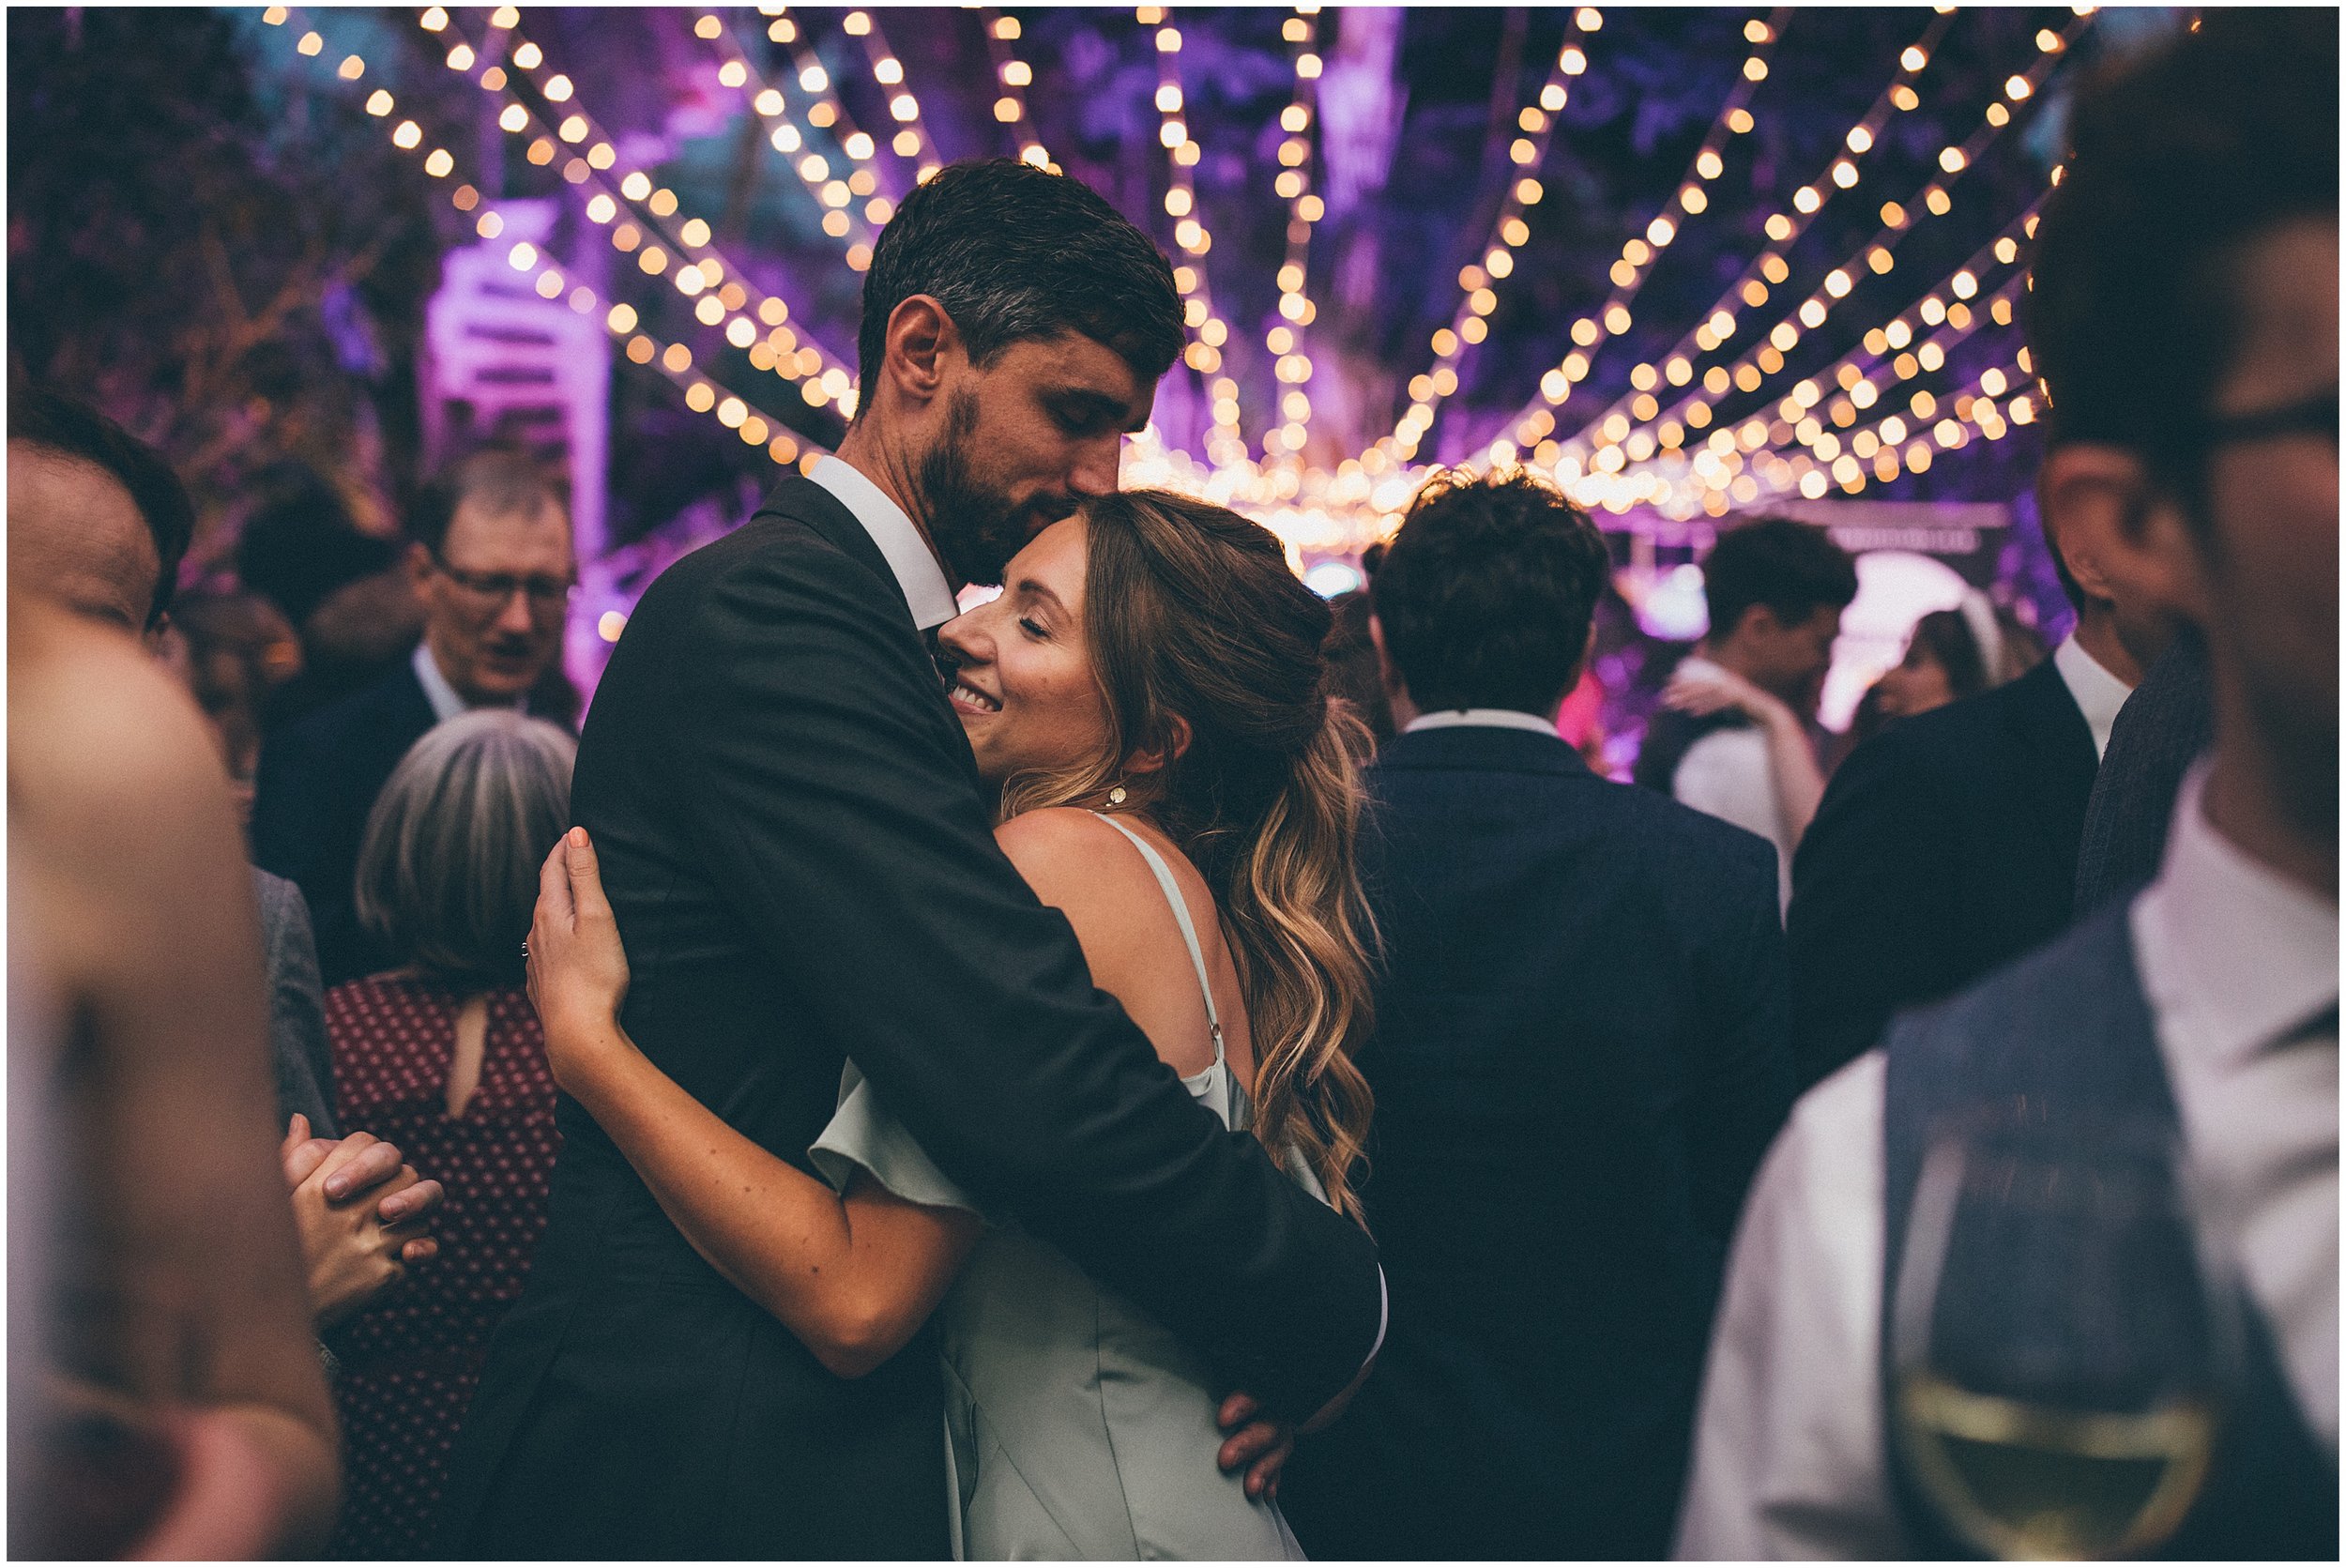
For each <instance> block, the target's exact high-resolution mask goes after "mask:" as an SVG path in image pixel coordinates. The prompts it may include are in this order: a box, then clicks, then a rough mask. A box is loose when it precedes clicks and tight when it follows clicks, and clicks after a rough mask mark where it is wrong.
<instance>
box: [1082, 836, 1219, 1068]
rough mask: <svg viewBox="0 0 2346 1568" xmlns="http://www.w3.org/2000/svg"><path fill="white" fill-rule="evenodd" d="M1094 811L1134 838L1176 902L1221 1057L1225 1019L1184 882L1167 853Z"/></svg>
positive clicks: (1167, 899) (1168, 897)
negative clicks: (1208, 974) (1216, 1005)
mask: <svg viewBox="0 0 2346 1568" xmlns="http://www.w3.org/2000/svg"><path fill="white" fill-rule="evenodd" d="M1092 815H1094V816H1096V817H1098V818H1099V819H1100V820H1101V821H1103V822H1104V823H1106V824H1107V825H1108V826H1109V827H1111V828H1113V829H1115V830H1117V831H1118V832H1120V833H1121V834H1123V835H1124V836H1125V837H1126V838H1128V839H1130V840H1132V841H1133V847H1134V848H1135V849H1137V850H1139V851H1140V858H1141V859H1142V860H1146V861H1148V862H1149V869H1150V871H1152V872H1154V873H1155V874H1156V878H1157V886H1158V887H1160V888H1162V889H1164V890H1165V902H1166V903H1167V904H1170V905H1171V906H1173V919H1174V921H1176V922H1178V923H1179V924H1180V926H1181V942H1182V945H1183V946H1185V947H1187V948H1188V949H1189V962H1190V965H1191V967H1194V968H1195V969H1196V971H1197V989H1198V990H1199V991H1201V992H1203V993H1204V994H1205V998H1206V1028H1208V1029H1210V1030H1211V1031H1212V1034H1213V1059H1214V1060H1216V1061H1220V1060H1221V1059H1222V1055H1223V1054H1222V1019H1221V1017H1220V1015H1219V1014H1217V1013H1216V1012H1214V1007H1213V984H1212V982H1211V981H1209V980H1208V979H1207V978H1206V953H1205V950H1204V949H1202V948H1200V947H1199V946H1198V945H1197V928H1196V926H1195V925H1193V924H1191V923H1190V919H1189V901H1188V900H1187V899H1185V898H1183V897H1182V896H1181V885H1180V884H1179V883H1177V882H1175V881H1174V880H1173V868H1172V867H1171V866H1168V865H1166V864H1165V857H1164V856H1162V855H1160V854H1158V853H1157V852H1156V850H1155V849H1154V848H1153V847H1151V846H1150V843H1149V841H1148V840H1147V839H1144V838H1142V837H1141V836H1140V835H1139V834H1138V833H1135V832H1134V831H1133V830H1131V829H1130V828H1127V827H1125V826H1124V825H1123V824H1122V823H1121V822H1119V821H1117V820H1116V818H1114V817H1113V816H1110V815H1109V814H1107V813H1105V812H1093V813H1092Z"/></svg>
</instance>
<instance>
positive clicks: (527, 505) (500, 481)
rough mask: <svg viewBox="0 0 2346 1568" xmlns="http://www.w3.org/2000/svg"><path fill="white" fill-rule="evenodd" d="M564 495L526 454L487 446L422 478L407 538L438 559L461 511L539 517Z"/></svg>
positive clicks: (412, 508) (411, 507)
mask: <svg viewBox="0 0 2346 1568" xmlns="http://www.w3.org/2000/svg"><path fill="white" fill-rule="evenodd" d="M560 500H561V496H560V495H559V494H558V493H556V490H555V487H554V485H553V483H552V482H551V481H550V480H547V478H546V476H545V472H544V470H543V469H541V468H540V467H539V465H538V464H537V462H536V460H535V459H533V458H531V457H530V456H529V455H528V454H527V453H526V452H521V451H517V450H515V449H512V448H510V447H483V448H482V449H480V450H479V451H477V452H474V453H472V454H471V455H470V456H468V457H464V458H460V459H458V460H457V461H456V462H454V463H451V464H449V465H448V466H447V467H445V468H442V469H441V470H440V471H439V472H438V473H436V474H434V475H433V476H432V478H431V479H429V480H425V481H424V483H423V486H422V488H420V489H419V490H418V491H417V492H416V499H415V504H414V505H412V506H410V507H409V508H408V509H407V537H408V538H409V539H411V540H415V541H416V542H417V543H418V544H420V545H422V546H423V547H424V548H425V549H426V550H429V551H431V552H432V554H433V556H434V557H435V558H436V557H438V556H439V555H440V552H441V551H442V550H443V549H444V548H446V546H447V544H448V528H449V524H450V523H451V522H453V521H455V518H456V511H457V509H458V508H460V507H463V506H465V505H467V504H470V505H473V506H477V507H479V508H480V510H483V511H485V512H488V513H490V514H491V515H493V516H497V517H503V516H506V515H508V514H510V513H512V512H522V513H526V514H527V515H528V516H531V517H535V516H537V515H538V513H539V511H540V510H541V509H542V508H544V507H545V506H547V505H548V504H549V503H554V504H559V502H560Z"/></svg>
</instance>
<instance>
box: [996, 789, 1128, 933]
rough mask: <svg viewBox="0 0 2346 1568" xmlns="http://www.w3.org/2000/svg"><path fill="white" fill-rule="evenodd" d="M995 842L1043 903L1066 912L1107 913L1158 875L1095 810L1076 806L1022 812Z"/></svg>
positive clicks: (1073, 915)
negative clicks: (1151, 870) (1151, 871)
mask: <svg viewBox="0 0 2346 1568" xmlns="http://www.w3.org/2000/svg"><path fill="white" fill-rule="evenodd" d="M994 838H995V842H996V843H998V844H999V845H1001V846H1002V853H1003V854H1005V855H1007V856H1009V857H1010V863H1011V864H1012V865H1013V866H1016V867H1017V868H1018V874H1019V875H1021V876H1024V877H1025V878H1026V879H1027V883H1028V886H1029V887H1031V888H1033V889H1034V891H1035V893H1036V896H1038V897H1040V898H1041V899H1042V900H1043V902H1044V903H1045V904H1048V905H1051V906H1053V907H1055V908H1059V909H1061V910H1064V911H1066V912H1067V916H1068V919H1069V920H1070V921H1074V919H1075V918H1076V915H1077V913H1078V912H1082V913H1084V914H1087V915H1095V914H1096V915H1097V916H1098V917H1100V918H1105V917H1107V916H1108V914H1109V913H1110V911H1112V910H1113V909H1116V908H1124V907H1128V906H1129V904H1130V900H1131V896H1132V894H1133V893H1134V891H1136V890H1138V889H1140V888H1142V887H1144V886H1146V887H1149V888H1151V889H1153V888H1154V887H1155V885H1156V881H1155V878H1154V876H1152V875H1150V871H1149V867H1148V864H1147V862H1146V861H1144V860H1142V859H1141V858H1140V856H1139V854H1138V853H1137V852H1135V850H1134V848H1133V846H1132V845H1131V843H1130V842H1129V841H1128V840H1127V839H1126V838H1125V837H1124V835H1123V834H1122V833H1121V832H1120V831H1118V830H1116V829H1115V828H1114V827H1112V826H1110V825H1109V824H1108V823H1106V822H1105V821H1104V820H1102V819H1101V818H1100V817H1098V816H1096V815H1094V814H1092V813H1090V812H1088V811H1084V810H1082V809H1081V808H1079V807H1075V806H1048V807H1045V808H1044V809H1043V810H1041V811H1031V812H1022V813H1021V814H1018V815H1016V816H1013V817H1012V818H1011V819H1010V820H1009V821H1007V822H1005V823H1003V824H1002V825H1001V826H1000V827H998V828H997V829H995V830H994Z"/></svg>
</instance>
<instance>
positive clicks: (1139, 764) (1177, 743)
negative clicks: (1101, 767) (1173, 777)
mask: <svg viewBox="0 0 2346 1568" xmlns="http://www.w3.org/2000/svg"><path fill="white" fill-rule="evenodd" d="M1165 727H1166V728H1167V729H1168V730H1169V731H1170V732H1171V738H1170V743H1169V744H1167V745H1164V746H1150V747H1147V748H1145V749H1143V750H1141V751H1137V752H1135V753H1133V754H1132V755H1130V756H1128V757H1126V758H1125V759H1124V770H1125V771H1126V772H1128V773H1154V772H1158V771H1160V770H1161V769H1164V768H1165V765H1166V764H1167V763H1170V762H1174V761H1177V760H1179V759H1180V758H1181V755H1182V754H1184V753H1186V752H1187V751H1188V750H1189V742H1190V728H1189V721H1188V720H1187V719H1184V718H1182V717H1181V715H1180V714H1178V713H1174V714H1169V715H1167V717H1166V719H1165Z"/></svg>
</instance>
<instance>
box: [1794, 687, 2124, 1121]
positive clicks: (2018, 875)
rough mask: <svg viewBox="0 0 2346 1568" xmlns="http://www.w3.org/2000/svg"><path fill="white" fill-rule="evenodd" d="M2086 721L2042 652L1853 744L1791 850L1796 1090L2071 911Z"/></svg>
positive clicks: (2088, 739)
mask: <svg viewBox="0 0 2346 1568" xmlns="http://www.w3.org/2000/svg"><path fill="white" fill-rule="evenodd" d="M2095 766H2096V761H2095V754H2094V736H2093V732H2092V731H2091V730H2089V729H2088V728H2087V727H2086V723H2085V715H2084V714H2082V713H2080V712H2079V710H2078V705H2077V699H2076V698H2074V697H2072V696H2070V695H2069V688H2068V684H2067V683H2066V682H2065V681H2064V680H2063V679H2062V678H2061V672H2060V670H2059V669H2057V668H2056V667H2055V666H2054V664H2053V662H2052V661H2051V660H2050V659H2047V660H2045V661H2044V662H2042V663H2040V664H2038V665H2037V666H2036V667H2035V668H2034V669H2033V670H2031V671H2029V672H2028V674H2026V675H2024V676H2022V677H2020V678H2019V679H2018V680H2015V681H2012V682H2010V683H2009V684H2007V685H2003V686H1999V687H1997V688H1996V689H1995V690H1994V691H1992V692H1983V693H1980V694H1979V695H1978V696H1975V697H1970V698H1966V699H1965V700H1964V701H1962V702H1958V703H1950V704H1948V705H1947V706H1946V707H1944V708H1937V709H1934V710H1933V711H1931V712H1928V713H1924V714H1921V715H1918V716H1917V717H1915V718H1912V719H1901V720H1899V721H1898V722H1897V723H1893V724H1891V725H1890V726H1889V727H1888V728H1887V729H1885V730H1883V731H1882V732H1881V734H1880V735H1877V736H1875V737H1874V738H1872V739H1870V740H1868V741H1866V743H1865V744H1864V745H1862V746H1860V747H1858V748H1857V750H1856V751H1854V752H1852V753H1851V754H1850V756H1849V760H1848V761H1846V762H1844V763H1842V764H1841V767H1840V770H1839V771H1838V772H1836V773H1835V774H1834V776H1833V782H1832V784H1830V785H1828V786H1827V787H1826V789H1825V793H1824V800H1823V802H1822V803H1821V804H1820V806H1819V807H1818V808H1817V819H1816V820H1815V821H1814V822H1812V823H1811V824H1809V828H1808V831H1807V833H1806V834H1805V835H1804V836H1803V837H1802V839H1801V844H1800V852H1799V853H1798V854H1797V855H1795V856H1794V857H1793V859H1792V906H1791V910H1790V913H1789V914H1788V915H1787V916H1786V918H1785V928H1786V933H1787V936H1788V940H1789V944H1790V953H1791V964H1792V1050H1793V1055H1794V1058H1795V1059H1796V1060H1797V1062H1798V1065H1799V1069H1800V1075H1801V1083H1802V1085H1803V1086H1804V1087H1805V1086H1806V1085H1809V1084H1813V1083H1816V1082H1818V1081H1819V1080H1820V1079H1822V1078H1823V1077H1825V1076H1826V1075H1827V1074H1829V1073H1832V1072H1833V1070H1834V1069H1836V1068H1837V1067H1839V1066H1840V1065H1841V1064H1842V1063H1844V1062H1847V1061H1851V1060H1853V1059H1854V1058H1857V1057H1859V1056H1861V1055H1863V1054H1864V1053H1865V1052H1866V1050H1867V1049H1868V1048H1869V1047H1871V1046H1872V1045H1873V1044H1874V1043H1876V1042H1877V1041H1878V1040H1880V1039H1881V1032H1882V1030H1883V1028H1885V1027H1887V1025H1888V1024H1889V1022H1890V1018H1891V1016H1892V1014H1894V1013H1896V1012H1900V1011H1902V1010H1904V1009H1906V1008H1910V1007H1916V1006H1920V1005H1921V1004H1923V1003H1925V1002H1932V1001H1937V1000H1939V999H1940V998H1942V997H1950V996H1953V995H1954V994H1955V993H1956V992H1958V991H1960V990H1962V989H1963V988H1964V987H1965V986H1967V985H1969V984H1971V983H1972V982H1973V981H1975V980H1978V979H1979V978H1980V977H1982V976H1983V975H1986V974H1987V973H1988V972H1989V971H1990V970H1992V969H1995V968H1998V967H2001V966H2003V964H2004V963H2006V962H2008V961H2009V960H2011V959H2014V958H2018V956H2019V955H2020V954H2022V953H2024V952H2026V951H2029V950H2030V949H2032V948H2035V947H2041V946H2042V945H2044V944H2045V943H2047V942H2049V941H2051V940H2052V939H2053V938H2054V937H2055V936H2059V935H2060V934H2061V933H2062V932H2063V931H2064V930H2065V929H2066V928H2067V926H2068V924H2069V918H2070V913H2071V909H2072V907H2073V906H2072V889H2073V887H2074V885H2075V881H2076V876H2077V865H2078V841H2079V837H2080V836H2081V835H2082V834H2083V832H2084V830H2085V802H2086V798H2087V797H2088V796H2089V795H2090V794H2092V792H2093V789H2094V769H2095Z"/></svg>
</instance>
